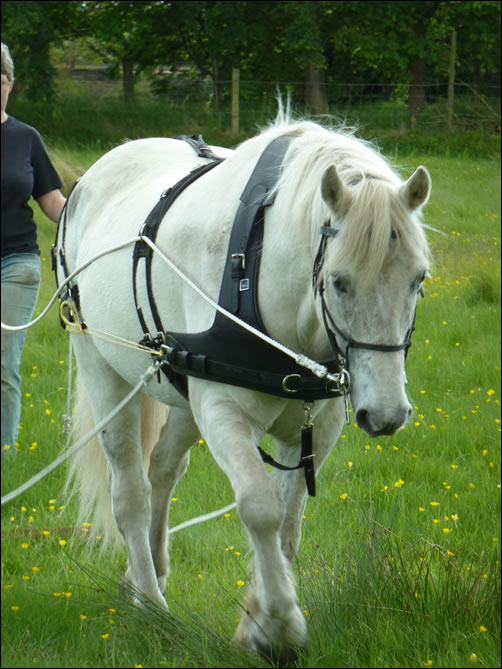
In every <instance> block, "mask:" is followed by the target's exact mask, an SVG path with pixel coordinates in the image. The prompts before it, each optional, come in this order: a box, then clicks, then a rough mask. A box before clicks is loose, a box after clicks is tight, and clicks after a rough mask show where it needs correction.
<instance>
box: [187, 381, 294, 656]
mask: <svg viewBox="0 0 502 669" xmlns="http://www.w3.org/2000/svg"><path fill="white" fill-rule="evenodd" d="M194 396H195V397H194ZM191 398H192V408H193V409H194V416H195V418H196V420H197V422H198V424H199V427H200V429H201V432H202V433H203V434H204V438H205V439H206V442H207V444H208V447H209V449H210V451H211V453H212V454H213V456H214V458H215V459H216V462H217V463H218V465H219V466H220V467H221V468H222V469H223V471H224V472H225V473H226V475H227V476H228V478H229V479H230V482H231V484H232V487H233V489H234V491H235V498H236V502H237V509H238V512H239V515H240V517H241V520H242V521H243V523H244V525H245V526H246V528H247V530H248V533H249V536H250V538H251V542H252V545H253V548H254V585H253V586H252V588H253V593H254V594H253V595H252V596H251V597H252V600H250V601H249V606H250V607H252V610H251V609H249V614H245V615H246V616H247V617H249V620H250V621H251V622H250V624H248V625H247V626H242V625H241V626H239V628H238V630H237V633H236V637H235V639H236V641H238V642H239V643H241V644H242V645H245V646H247V647H248V648H251V649H252V650H255V651H258V652H260V653H262V654H264V655H267V656H268V657H272V658H275V659H276V660H277V659H278V658H281V659H284V660H287V659H290V658H291V657H292V656H295V655H296V652H297V650H298V648H299V647H303V646H304V645H305V644H306V642H307V627H306V623H305V619H304V616H303V614H302V612H301V611H300V609H299V607H298V602H297V597H296V591H295V586H294V580H293V576H292V573H291V568H290V564H289V560H288V559H287V558H286V556H285V555H284V552H283V550H282V548H281V526H282V523H283V521H284V517H285V505H284V502H283V500H282V497H281V493H280V490H279V487H278V486H277V484H276V483H275V482H274V481H273V480H272V479H271V478H270V477H269V476H268V473H267V471H266V469H265V467H264V465H263V463H262V461H261V458H260V456H259V453H258V451H257V448H256V446H257V444H258V442H259V440H260V438H261V436H262V433H263V429H262V428H259V427H258V426H257V425H256V424H255V423H254V422H253V423H252V422H251V421H250V419H249V418H248V417H247V416H246V415H245V413H244V412H243V411H242V410H241V408H240V406H239V404H238V403H237V402H236V401H233V400H232V399H231V398H230V396H229V395H227V394H226V393H225V392H221V393H220V392H219V391H218V390H215V389H214V388H213V389H212V390H209V391H207V392H202V393H200V394H199V393H193V394H192V391H191ZM271 402H273V401H272V400H271Z"/></svg>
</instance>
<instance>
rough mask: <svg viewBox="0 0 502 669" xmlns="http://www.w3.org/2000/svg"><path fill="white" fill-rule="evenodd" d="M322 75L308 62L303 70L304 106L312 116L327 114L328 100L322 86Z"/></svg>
mask: <svg viewBox="0 0 502 669" xmlns="http://www.w3.org/2000/svg"><path fill="white" fill-rule="evenodd" d="M323 79H324V77H323V73H322V72H321V70H318V69H317V68H316V67H314V66H313V65H312V63H310V62H309V64H308V65H307V69H306V70H305V104H306V105H307V107H310V109H311V110H312V111H313V112H314V114H327V112H328V100H327V98H326V90H325V88H324V86H323Z"/></svg>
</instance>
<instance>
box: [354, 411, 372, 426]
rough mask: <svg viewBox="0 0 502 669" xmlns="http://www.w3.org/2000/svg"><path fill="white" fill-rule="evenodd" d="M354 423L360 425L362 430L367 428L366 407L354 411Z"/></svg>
mask: <svg viewBox="0 0 502 669" xmlns="http://www.w3.org/2000/svg"><path fill="white" fill-rule="evenodd" d="M356 423H357V424H358V425H359V427H362V428H363V430H367V429H368V428H369V412H368V411H367V410H366V409H358V410H357V411H356Z"/></svg>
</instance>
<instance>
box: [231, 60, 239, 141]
mask: <svg viewBox="0 0 502 669" xmlns="http://www.w3.org/2000/svg"><path fill="white" fill-rule="evenodd" d="M238 134H239V68H237V67H234V68H233V69H232V135H238Z"/></svg>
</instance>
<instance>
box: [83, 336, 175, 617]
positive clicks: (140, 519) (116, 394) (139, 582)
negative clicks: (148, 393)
mask: <svg viewBox="0 0 502 669" xmlns="http://www.w3.org/2000/svg"><path fill="white" fill-rule="evenodd" d="M75 352H76V355H77V360H78V361H79V362H80V364H79V371H80V375H81V377H82V379H83V381H84V384H85V386H86V389H87V392H88V394H89V399H90V402H91V405H92V410H93V414H94V419H95V421H96V422H98V421H100V420H101V419H103V418H104V417H105V416H106V415H107V414H108V413H110V412H111V411H112V410H113V409H114V408H115V406H116V405H117V404H118V403H119V402H120V401H121V400H122V399H123V398H124V397H125V396H126V395H127V393H128V392H129V391H130V386H129V385H128V384H127V383H126V382H124V380H123V379H122V378H121V377H120V376H119V375H118V374H117V373H116V372H114V371H113V370H112V369H111V367H109V366H108V364H107V363H105V362H104V361H103V358H101V356H100V355H99V354H98V353H97V351H96V350H95V348H94V345H93V343H92V342H89V341H83V340H79V341H78V343H76V346H75ZM82 361H84V362H82ZM96 379H99V382H98V383H96ZM139 404H140V395H139V394H138V395H136V396H135V397H134V398H133V399H131V400H130V401H129V402H128V404H127V405H126V406H125V407H124V408H123V409H122V410H121V411H120V413H119V414H117V416H115V418H113V420H112V421H110V423H108V425H107V426H106V427H104V428H103V429H102V430H101V432H100V434H99V438H100V441H101V445H102V447H103V450H104V452H105V455H106V458H107V460H108V463H109V465H110V471H111V496H112V509H113V515H114V518H115V522H116V524H117V527H118V529H119V531H120V533H121V534H122V537H123V538H124V542H125V544H126V548H127V556H128V570H127V578H128V580H129V581H130V582H131V583H132V585H133V586H134V587H135V588H137V589H138V590H140V591H141V592H143V593H145V594H146V595H147V596H148V597H149V598H150V599H152V600H153V601H155V602H157V603H158V604H160V605H162V606H164V607H165V606H166V603H165V600H164V597H163V596H162V594H161V592H160V591H159V587H158V584H157V576H156V573H155V568H154V565H153V560H152V556H151V552H150V544H149V528H150V522H151V508H150V492H151V485H150V482H149V481H148V478H147V476H146V473H145V471H144V468H143V462H142V452H141V444H140V412H139Z"/></svg>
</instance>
